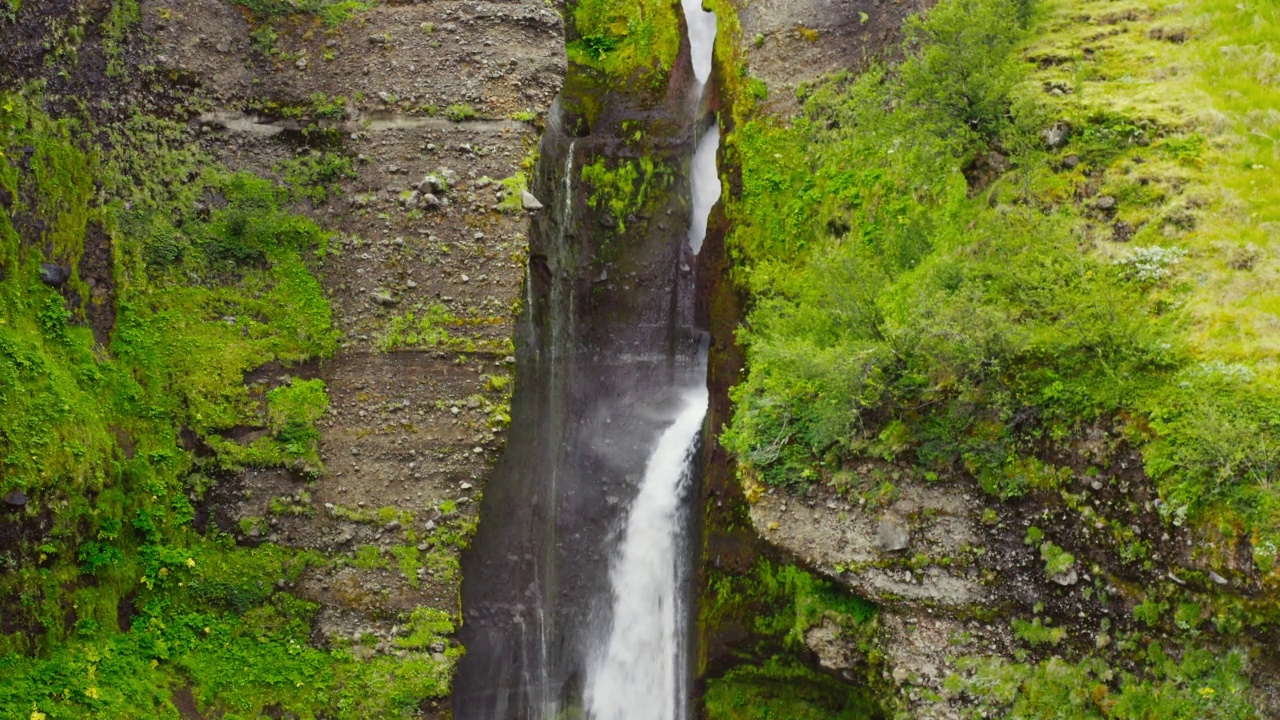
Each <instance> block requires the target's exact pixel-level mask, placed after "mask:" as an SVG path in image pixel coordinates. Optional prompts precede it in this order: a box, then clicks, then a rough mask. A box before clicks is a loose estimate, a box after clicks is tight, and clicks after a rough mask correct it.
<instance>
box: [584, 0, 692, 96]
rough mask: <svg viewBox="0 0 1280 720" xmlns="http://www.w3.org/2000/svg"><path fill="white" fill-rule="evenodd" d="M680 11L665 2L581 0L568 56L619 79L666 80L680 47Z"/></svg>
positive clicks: (677, 7) (650, 0)
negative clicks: (574, 36)
mask: <svg viewBox="0 0 1280 720" xmlns="http://www.w3.org/2000/svg"><path fill="white" fill-rule="evenodd" d="M678 13H679V4H678V3H674V2H670V1H669V0H641V1H640V2H626V1H625V0H580V1H579V2H578V3H576V4H575V5H574V7H573V24H574V28H575V29H576V30H577V38H576V39H574V40H572V41H570V42H569V44H568V47H567V51H568V53H569V59H570V60H571V61H573V62H575V63H579V64H582V65H587V66H591V67H595V68H599V69H601V70H603V71H604V72H606V73H607V74H609V75H611V76H614V77H617V78H633V77H643V78H650V79H653V80H655V81H656V80H658V79H661V78H664V77H665V75H666V73H667V72H668V71H670V70H671V67H672V65H673V63H674V62H675V58H676V53H677V52H679V49H680V18H679V15H678Z"/></svg>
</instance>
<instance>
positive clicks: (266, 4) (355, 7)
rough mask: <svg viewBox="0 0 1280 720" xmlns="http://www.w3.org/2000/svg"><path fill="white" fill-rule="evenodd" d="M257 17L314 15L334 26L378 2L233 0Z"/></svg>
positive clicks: (346, 0) (374, 0)
mask: <svg viewBox="0 0 1280 720" xmlns="http://www.w3.org/2000/svg"><path fill="white" fill-rule="evenodd" d="M235 3H236V4H237V5H239V6H241V7H243V8H244V9H246V10H248V11H249V12H251V13H253V14H254V15H255V16H257V17H259V18H273V17H280V16H287V15H297V14H307V15H315V16H316V17H318V18H320V19H321V20H323V21H324V23H325V25H327V26H329V27H336V26H338V25H341V24H342V23H344V22H346V21H347V20H350V19H351V18H352V17H353V16H355V15H356V14H358V13H360V12H363V11H365V10H368V9H369V8H371V7H374V6H375V5H377V4H378V0H235Z"/></svg>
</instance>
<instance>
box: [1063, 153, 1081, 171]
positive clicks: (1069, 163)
mask: <svg viewBox="0 0 1280 720" xmlns="http://www.w3.org/2000/svg"><path fill="white" fill-rule="evenodd" d="M1062 166H1063V167H1065V168H1067V169H1068V170H1075V169H1076V168H1077V167H1079V166H1080V156H1079V155H1068V156H1066V157H1064V158H1062Z"/></svg>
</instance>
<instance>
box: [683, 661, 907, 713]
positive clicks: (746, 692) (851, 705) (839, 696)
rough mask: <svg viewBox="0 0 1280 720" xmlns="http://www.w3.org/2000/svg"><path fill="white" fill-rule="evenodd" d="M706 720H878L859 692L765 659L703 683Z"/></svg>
mask: <svg viewBox="0 0 1280 720" xmlns="http://www.w3.org/2000/svg"><path fill="white" fill-rule="evenodd" d="M703 702H704V703H705V707H706V713H707V718H709V720H765V719H766V718H789V719H790V720H829V719H830V720H879V718H883V717H884V715H883V713H882V711H881V710H880V708H879V707H877V706H876V704H875V702H874V701H873V700H872V699H871V698H870V697H869V695H868V693H867V692H866V691H865V690H862V689H859V688H851V687H850V686H849V685H847V684H845V683H842V682H840V681H839V680H836V679H834V678H832V677H829V676H827V675H823V674H821V673H818V672H814V671H813V670H810V669H808V668H806V667H804V666H803V665H799V664H794V663H791V664H788V663H785V662H783V661H780V660H777V659H771V660H769V661H767V662H765V663H764V664H763V665H760V666H750V665H743V666H739V667H736V668H734V669H733V670H730V671H729V672H728V673H727V674H725V676H724V677H720V678H715V679H713V680H710V681H708V682H707V690H706V695H705V696H704V698H703Z"/></svg>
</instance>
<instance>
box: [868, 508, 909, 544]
mask: <svg viewBox="0 0 1280 720" xmlns="http://www.w3.org/2000/svg"><path fill="white" fill-rule="evenodd" d="M910 545H911V528H909V527H908V526H907V521H906V520H903V519H902V516H900V515H898V514H897V513H895V512H893V511H889V512H886V513H885V514H884V515H881V516H880V526H879V527H878V528H877V529H876V546H877V547H879V548H880V549H881V550H883V551H885V552H898V551H900V550H906V549H907V548H908V547H910Z"/></svg>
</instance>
